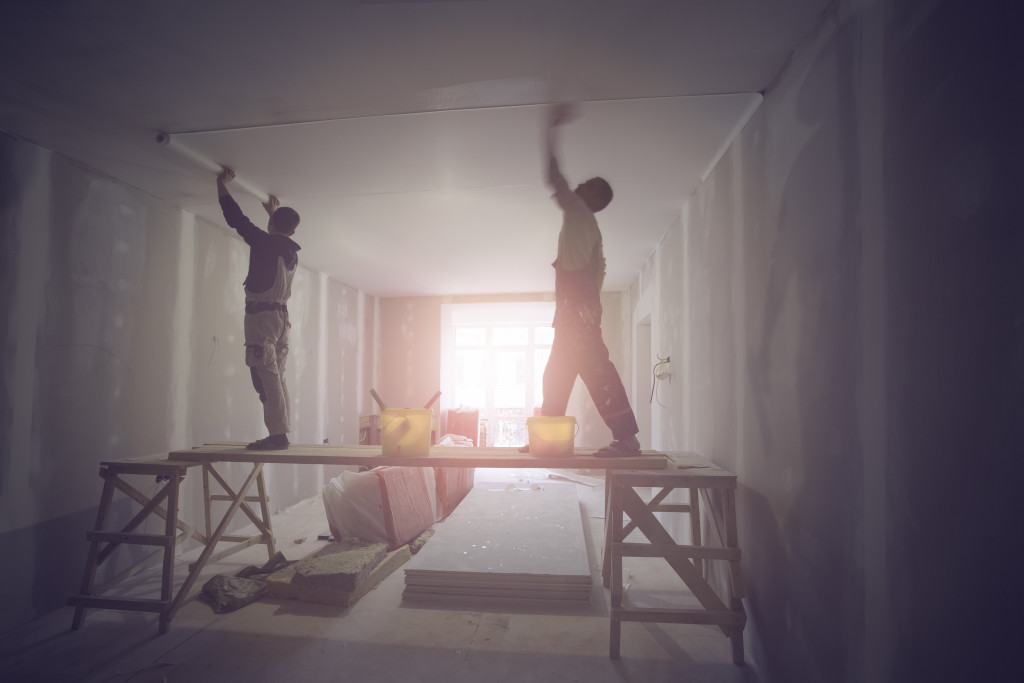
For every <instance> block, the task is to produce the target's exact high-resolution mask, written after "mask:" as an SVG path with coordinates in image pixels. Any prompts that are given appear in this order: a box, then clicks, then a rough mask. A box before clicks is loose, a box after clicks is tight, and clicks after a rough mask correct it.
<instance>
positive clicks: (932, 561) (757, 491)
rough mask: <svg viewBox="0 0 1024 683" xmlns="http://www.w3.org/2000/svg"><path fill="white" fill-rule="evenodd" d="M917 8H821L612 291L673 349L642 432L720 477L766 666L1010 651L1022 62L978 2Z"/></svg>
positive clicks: (836, 672) (925, 660) (1022, 385)
mask: <svg viewBox="0 0 1024 683" xmlns="http://www.w3.org/2000/svg"><path fill="white" fill-rule="evenodd" d="M910 5H912V3H886V2H840V3H837V4H836V5H835V6H834V7H833V10H832V12H831V13H830V14H829V15H828V16H827V17H826V21H825V22H824V24H823V25H822V27H821V28H820V30H819V31H817V32H816V33H815V35H813V36H811V37H810V38H809V40H808V42H807V44H806V45H804V46H803V47H802V48H801V50H800V51H798V53H797V55H796V56H795V58H794V59H793V61H792V62H791V63H790V65H789V66H788V67H787V69H786V70H785V72H784V73H783V74H782V75H781V77H780V79H779V81H778V82H777V83H776V84H775V85H774V86H773V87H772V88H771V89H770V90H769V91H768V92H767V93H766V97H765V100H764V103H763V105H762V107H761V108H760V110H759V111H758V112H757V113H756V114H755V116H754V117H753V118H752V119H751V121H750V122H749V124H748V125H747V126H746V128H745V129H744V131H743V132H742V134H741V135H740V137H739V138H738V140H737V141H736V142H735V143H734V145H733V146H732V148H731V149H730V150H729V152H728V153H727V154H726V156H725V157H724V158H723V159H722V161H721V162H720V164H719V165H718V166H717V167H716V169H715V170H714V172H713V173H712V175H711V176H710V178H709V179H708V181H707V182H706V183H705V184H704V185H703V186H702V187H701V189H700V190H699V191H698V192H697V193H696V194H695V195H694V197H693V198H692V199H691V200H690V201H689V202H688V203H687V205H686V206H685V207H684V208H683V211H682V212H681V215H680V221H679V224H678V225H677V226H675V227H673V228H672V229H671V230H670V231H669V233H668V234H666V236H665V238H664V239H663V241H662V243H661V244H660V246H659V248H658V250H657V252H656V253H655V254H654V255H653V256H652V259H651V262H650V263H649V264H648V267H647V268H645V271H644V273H642V274H641V277H640V278H638V280H637V282H636V283H634V285H633V286H632V288H631V291H630V297H629V300H630V303H631V305H632V306H633V315H634V319H635V320H639V319H641V318H642V317H643V316H644V315H646V314H647V311H648V310H650V311H651V312H652V313H651V315H652V337H653V339H654V340H655V341H653V342H652V343H653V344H654V345H656V346H657V347H658V348H659V349H663V352H664V353H671V355H672V358H673V367H674V372H673V376H672V380H671V386H670V390H669V391H668V392H667V393H666V394H665V397H666V398H665V404H666V405H665V406H664V407H659V406H655V407H654V410H655V411H656V412H659V413H661V415H660V422H658V425H659V427H658V429H657V430H656V433H655V434H654V444H653V445H654V446H655V447H660V448H665V449H692V450H696V451H698V452H701V453H703V454H705V455H707V456H709V457H711V458H712V459H713V460H715V462H717V463H718V464H720V465H722V466H723V467H726V468H728V469H730V470H732V471H734V472H736V473H737V475H738V476H739V483H740V487H739V492H738V502H739V506H740V539H741V547H742V550H743V558H744V560H743V565H744V572H745V576H746V584H747V590H748V598H747V600H746V601H745V604H746V606H747V609H748V612H749V616H750V621H749V622H748V631H747V636H748V641H749V643H750V645H751V647H750V650H749V651H750V654H751V656H752V658H753V659H754V660H755V661H756V662H757V664H758V666H759V669H760V670H761V672H762V673H763V675H764V676H765V677H766V680H770V681H904V680H981V679H985V680H999V679H1001V678H1005V677H1007V676H1008V675H1009V672H1010V671H1011V669H1010V668H1009V666H1010V660H1009V654H1008V653H1009V652H1011V651H1012V650H1013V648H1012V645H1011V642H1012V635H1011V631H1008V630H1001V629H999V628H998V627H994V626H995V624H996V623H999V622H1000V621H1001V619H1002V620H1005V618H1004V617H1002V618H1001V616H1000V613H1001V612H1002V610H1003V609H1007V608H1009V604H1008V603H1007V602H1006V600H1005V598H1006V590H1012V589H1011V588H1010V586H1011V585H1013V584H1014V583H1015V582H1016V580H1017V578H1016V576H1017V574H1018V572H1019V568H1020V561H1019V557H1020V551H1019V549H1018V548H1017V546H1019V544H1018V543H1016V542H1011V544H1010V545H1012V547H1009V546H1007V545H1005V544H1003V543H1002V540H1009V539H1010V538H1014V537H1017V536H1019V532H1017V531H1016V530H1015V527H1016V524H1015V523H1012V524H1011V523H1010V522H1009V520H1008V518H1007V517H1006V514H1007V513H1008V510H1009V507H1007V506H1008V505H1009V503H1006V502H1000V501H1008V500H1010V499H1012V498H1014V491H1013V489H1014V488H1015V487H1016V484H1015V483H1011V482H1017V481H1019V480H1020V479H1019V475H1020V468H1021V465H1020V461H1021V459H1020V457H1019V453H1020V443H1022V440H1021V437H1022V436H1024V434H1022V433H1021V432H1022V428H1024V413H1022V406H1024V365H1022V364H1021V362H1020V358H1022V357H1024V335H1022V334H1021V331H1020V330H1021V329H1022V322H1021V321H1022V320H1024V297H1022V296H1021V292H1024V236H1022V231H1021V230H1020V227H1019V217H1018V216H1014V215H1011V213H1010V203H1009V198H1010V197H1012V196H1015V193H1016V189H1013V190H1011V189H1010V188H1016V187H1018V186H1019V183H1020V170H1019V165H1018V166H1014V165H1013V164H1012V163H1011V160H1013V159H1019V155H1020V125H1019V123H1017V122H1016V121H1011V120H1010V119H1009V112H1010V111H1012V108H1011V107H1010V106H1009V102H1010V100H1009V97H1010V96H1009V94H1008V93H1009V92H1010V91H1011V90H1012V87H1011V86H1009V83H1011V80H1010V79H1009V78H1008V75H1009V74H1010V73H1012V71H1011V67H1014V66H1019V65H1020V60H1019V55H1016V56H1015V55H1011V54H1010V53H1009V49H1010V48H1009V46H1010V45H1011V44H1012V41H1010V40H1009V39H1008V36H1006V35H1004V34H1003V31H1004V29H1003V28H1002V27H1004V26H1007V25H1008V24H1009V19H1008V17H1005V16H1000V14H999V12H998V11H997V10H996V8H995V6H994V4H992V6H991V7H989V6H987V5H986V6H985V8H984V9H985V10H987V11H983V8H982V7H980V6H977V5H975V4H971V3H967V2H959V1H954V0H949V1H939V2H932V3H927V4H926V5H918V6H915V7H911V6H910ZM1017 73H1019V72H1017ZM650 289H653V290H654V291H653V292H652V291H648V290H650ZM656 417H657V416H656ZM679 532H680V533H681V530H679ZM1013 619H1014V620H1016V617H1013Z"/></svg>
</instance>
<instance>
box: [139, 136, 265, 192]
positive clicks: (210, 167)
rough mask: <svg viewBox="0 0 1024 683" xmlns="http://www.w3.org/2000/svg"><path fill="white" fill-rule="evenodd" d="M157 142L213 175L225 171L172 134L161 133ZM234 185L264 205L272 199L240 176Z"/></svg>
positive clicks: (236, 177)
mask: <svg viewBox="0 0 1024 683" xmlns="http://www.w3.org/2000/svg"><path fill="white" fill-rule="evenodd" d="M156 141H157V142H158V143H159V144H161V145H163V146H164V147H166V148H168V149H171V150H174V151H175V152H176V153H177V154H178V155H180V156H182V157H184V158H186V159H189V160H190V161H192V162H193V163H195V164H196V165H197V166H201V167H202V168H205V169H206V170H207V171H210V172H211V173H220V172H221V171H223V170H224V167H223V166H221V165H220V164H218V163H217V162H215V161H211V160H210V159H207V158H206V157H204V156H203V155H202V154H200V153H199V152H196V151H195V150H193V149H190V148H189V147H188V146H186V145H183V144H182V143H180V142H178V141H177V140H175V139H174V136H173V135H171V134H170V133H160V134H159V135H157V136H156ZM232 183H233V184H234V185H236V186H237V187H238V188H239V189H241V190H243V191H245V192H247V193H249V194H251V195H252V196H253V197H256V199H258V200H260V202H262V203H266V202H267V201H269V199H270V195H269V194H267V193H266V192H264V191H263V190H261V189H259V188H258V187H255V186H254V185H252V183H249V182H248V181H246V180H245V179H243V178H240V177H238V175H235V179H234V180H233V181H232Z"/></svg>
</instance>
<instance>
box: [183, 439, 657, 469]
mask: <svg viewBox="0 0 1024 683" xmlns="http://www.w3.org/2000/svg"><path fill="white" fill-rule="evenodd" d="M168 459H169V460H178V461H191V462H203V463H216V462H248V463H254V464H255V463H263V464H269V463H274V464H293V465H362V466H364V467H377V466H378V465H400V466H405V467H500V468H517V467H525V468H532V467H540V468H553V469H602V470H608V469H624V468H628V469H630V470H650V469H655V470H657V469H665V468H666V467H668V464H669V459H668V456H667V455H665V454H664V453H659V452H657V451H643V452H642V453H641V454H640V455H638V456H631V457H625V458H598V457H595V456H594V449H577V450H576V453H575V455H573V456H572V457H569V458H538V457H534V456H532V455H530V454H528V453H520V452H519V450H518V449H516V448H464V447H451V446H434V447H433V448H431V449H430V455H428V456H426V457H422V456H420V457H409V456H386V455H384V454H383V453H382V452H381V447H380V446H331V445H320V444H312V445H300V444H293V445H292V446H291V447H290V448H288V449H287V450H283V451H250V450H246V448H245V445H244V444H205V445H203V446H197V447H196V448H192V449H190V450H183V451H172V452H171V453H170V454H169V455H168Z"/></svg>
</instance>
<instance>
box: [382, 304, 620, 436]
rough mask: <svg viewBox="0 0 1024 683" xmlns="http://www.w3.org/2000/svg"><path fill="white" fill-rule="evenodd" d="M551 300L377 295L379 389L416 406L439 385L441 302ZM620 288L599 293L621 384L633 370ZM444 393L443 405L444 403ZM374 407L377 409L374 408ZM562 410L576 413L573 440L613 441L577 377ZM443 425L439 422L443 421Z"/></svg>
mask: <svg viewBox="0 0 1024 683" xmlns="http://www.w3.org/2000/svg"><path fill="white" fill-rule="evenodd" d="M531 300H532V301H541V300H550V296H548V297H546V299H545V297H544V296H541V295H505V296H495V297H487V296H480V297H465V298H460V297H446V298H441V297H405V298H401V297H391V298H383V299H381V300H380V321H381V322H380V337H379V338H380V382H379V386H378V388H377V391H378V392H379V393H380V395H381V398H383V399H384V401H385V402H386V403H387V404H388V405H389V406H392V407H395V406H397V407H420V406H422V405H423V404H424V403H425V402H426V401H427V400H428V399H429V398H430V397H431V396H433V395H434V392H435V391H437V388H438V387H439V386H441V346H440V343H441V327H440V326H441V304H442V303H460V302H462V301H465V302H467V303H468V302H472V303H488V302H507V301H531ZM621 301H622V295H621V293H619V292H604V293H602V294H601V305H602V307H603V309H604V312H603V317H602V320H601V329H602V332H603V334H604V340H605V344H606V345H607V346H608V352H609V355H610V357H611V359H612V362H613V363H614V364H615V366H616V367H617V368H619V373H620V376H621V377H622V380H623V383H624V384H625V386H626V387H627V391H628V388H629V387H630V382H631V374H630V372H629V367H628V365H627V364H626V363H625V362H624V359H625V357H626V356H625V354H626V351H627V350H628V348H629V327H628V324H627V323H628V318H629V316H628V312H625V313H623V306H622V305H621ZM445 400H446V397H444V396H442V398H441V404H442V405H443V406H444V407H445V408H449V407H454V406H448V404H447V403H445ZM372 412H376V409H373V410H372ZM566 413H567V414H569V415H573V416H575V417H576V419H577V422H578V423H579V425H580V431H579V433H578V435H577V437H576V445H577V446H579V447H584V448H599V447H601V446H604V445H607V444H608V443H609V442H610V441H611V430H609V429H608V427H607V425H605V424H604V421H603V420H602V419H601V416H600V415H599V414H598V412H597V408H596V407H595V406H594V402H593V400H592V399H591V398H590V395H589V393H588V392H587V390H586V387H585V386H584V385H583V382H582V381H581V380H577V382H576V385H575V387H574V388H573V391H572V394H571V396H570V398H569V405H568V408H567V409H566ZM442 429H443V423H442Z"/></svg>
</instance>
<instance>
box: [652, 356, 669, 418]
mask: <svg viewBox="0 0 1024 683" xmlns="http://www.w3.org/2000/svg"><path fill="white" fill-rule="evenodd" d="M671 360H672V356H665V357H664V358H662V357H661V356H658V362H657V363H655V364H654V367H653V368H651V375H652V377H653V381H652V382H651V397H650V399H648V403H654V395H655V392H656V391H657V388H658V382H659V381H661V380H663V379H667V378H668V377H670V376H671V375H672V373H671V371H670V366H669V362H670V361H671ZM658 405H659V406H662V407H665V405H664V404H663V403H662V402H661V399H658Z"/></svg>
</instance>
